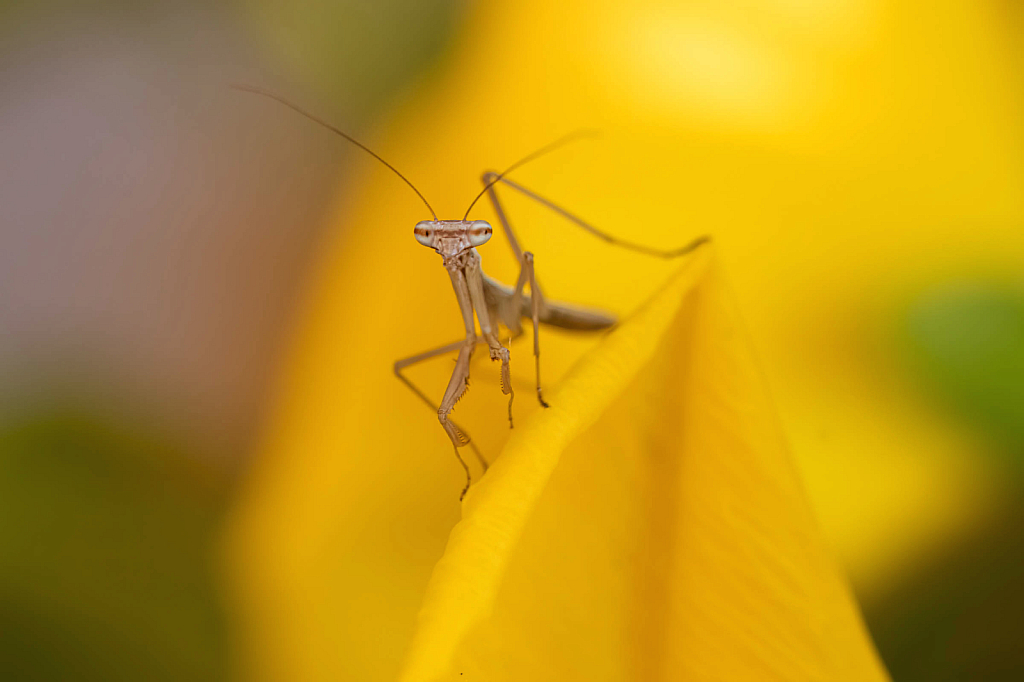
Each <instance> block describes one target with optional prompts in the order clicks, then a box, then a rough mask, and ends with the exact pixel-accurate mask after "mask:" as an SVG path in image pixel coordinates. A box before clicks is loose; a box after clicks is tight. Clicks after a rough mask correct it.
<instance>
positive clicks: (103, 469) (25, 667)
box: [0, 410, 227, 680]
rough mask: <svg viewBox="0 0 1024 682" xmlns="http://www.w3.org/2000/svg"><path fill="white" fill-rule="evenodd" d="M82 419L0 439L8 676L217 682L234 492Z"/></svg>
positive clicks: (166, 452) (0, 659)
mask: <svg viewBox="0 0 1024 682" xmlns="http://www.w3.org/2000/svg"><path fill="white" fill-rule="evenodd" d="M186 462H187V460H186V459H185V458H184V457H182V456H181V453H178V452H174V451H172V450H170V449H168V448H167V447H166V446H164V445H162V444H161V443H159V442H155V441H153V440H150V439H147V438H144V437H140V436H138V435H135V434H131V433H126V432H123V431H120V430H117V429H113V428H110V427H108V426H105V425H103V424H102V423H101V422H100V421H97V420H93V419H90V418H89V417H87V416H84V415H83V414H81V413H76V412H75V411H72V410H65V411H48V412H46V413H45V414H43V416H39V417H35V418H30V419H25V420H21V421H19V422H18V423H17V424H11V425H8V426H6V427H4V428H3V429H2V430H0V678H2V679H18V680H25V679H40V680H41V679H68V680H70V679H75V680H115V679H132V680H182V679H189V680H212V679H223V678H224V677H225V675H226V671H227V658H226V647H225V638H226V627H225V619H224V614H223V611H222V609H221V607H220V605H219V604H218V600H217V589H216V585H215V579H214V571H213V558H214V557H213V552H214V550H215V541H216V537H215V536H216V532H217V530H218V519H219V518H220V517H221V513H222V510H223V507H224V502H225V495H224V492H225V490H224V486H223V485H220V484H217V483H216V482H215V480H213V479H211V478H210V476H209V474H208V473H206V472H204V471H202V470H201V469H199V468H196V467H193V466H189V465H187V464H186Z"/></svg>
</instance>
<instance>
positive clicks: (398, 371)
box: [395, 340, 487, 499]
mask: <svg viewBox="0 0 1024 682" xmlns="http://www.w3.org/2000/svg"><path fill="white" fill-rule="evenodd" d="M477 343H482V341H477ZM465 344H466V342H465V341H464V340H462V341H455V342H453V343H449V344H447V345H444V346H439V347H437V348H433V349H431V350H428V351H424V352H422V353H418V354H416V355H411V356H409V357H407V358H403V359H401V360H397V361H396V362H395V376H396V377H398V379H399V381H401V382H402V383H403V384H405V385H406V386H408V387H409V390H410V391H412V392H413V393H415V394H416V395H417V396H418V397H419V399H420V400H422V401H423V402H424V403H426V404H427V405H428V406H429V407H430V409H431V411H433V412H434V413H435V414H437V412H438V411H439V409H440V407H439V406H438V405H436V404H435V403H434V402H433V401H432V400H431V399H430V398H428V397H427V395H426V394H425V393H424V392H423V391H421V390H420V389H419V387H417V386H416V385H415V384H414V383H412V381H410V380H409V378H408V377H407V376H405V375H404V374H402V370H403V369H405V368H406V367H409V366H411V365H415V364H416V363H419V362H423V361H424V360H429V359H430V358H435V357H437V356H438V355H444V354H445V353H450V352H451V351H453V350H458V349H460V348H462V347H463V346H464V345H465ZM449 423H451V424H452V425H453V426H454V427H455V428H456V429H457V430H458V432H459V433H461V434H462V435H463V436H464V437H465V439H466V441H467V444H468V445H469V447H470V449H472V450H473V454H474V455H476V458H477V460H479V462H480V465H481V466H482V467H483V469H484V471H487V460H485V459H484V457H483V455H482V454H481V453H480V449H479V448H477V446H476V443H475V442H473V439H472V438H470V437H469V434H468V433H466V430H465V429H463V428H462V427H461V426H459V425H458V424H456V423H455V422H454V421H449ZM455 456H456V457H458V458H459V461H460V462H462V465H463V467H465V465H466V463H465V462H463V461H462V456H461V455H460V454H459V449H458V447H456V448H455ZM467 476H468V472H467ZM463 494H465V493H463ZM460 499H461V498H460Z"/></svg>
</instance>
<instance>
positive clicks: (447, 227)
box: [413, 220, 492, 262]
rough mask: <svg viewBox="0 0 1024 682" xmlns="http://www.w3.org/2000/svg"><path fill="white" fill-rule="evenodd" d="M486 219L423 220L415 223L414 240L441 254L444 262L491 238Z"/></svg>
mask: <svg viewBox="0 0 1024 682" xmlns="http://www.w3.org/2000/svg"><path fill="white" fill-rule="evenodd" d="M491 232H492V229H491V225H490V223H488V222H487V221H486V220H423V221H420V222H418V223H416V228H415V229H414V230H413V234H415V235H416V241H418V242H419V243H420V244H423V246H428V247H430V248H432V249H433V250H434V251H437V252H438V253H439V254H441V257H442V258H444V260H445V262H447V261H449V260H451V259H452V258H455V257H456V256H458V255H459V254H461V253H463V252H465V251H468V250H469V249H472V248H474V247H476V246H480V245H481V244H483V243H484V242H486V241H487V240H488V239H490V238H491Z"/></svg>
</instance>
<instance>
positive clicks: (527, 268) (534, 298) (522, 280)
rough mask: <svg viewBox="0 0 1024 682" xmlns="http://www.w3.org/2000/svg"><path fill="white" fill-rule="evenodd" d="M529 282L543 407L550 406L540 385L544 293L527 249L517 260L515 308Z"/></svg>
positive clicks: (517, 306)
mask: <svg viewBox="0 0 1024 682" xmlns="http://www.w3.org/2000/svg"><path fill="white" fill-rule="evenodd" d="M527 282H529V283H530V319H531V321H532V322H533V359H534V364H535V365H536V370H537V400H538V401H540V404H541V405H542V406H544V407H550V405H548V404H547V403H546V402H544V394H543V392H542V391H541V386H540V318H541V315H542V314H543V313H544V309H545V304H544V294H542V293H541V291H540V287H538V286H537V277H536V274H535V273H534V267H533V254H532V253H530V252H529V251H525V252H523V259H522V260H521V261H520V262H519V279H518V280H517V281H516V288H515V291H514V292H513V293H512V301H513V305H514V306H515V309H517V310H518V309H519V308H520V301H521V300H522V297H523V287H525V286H526V283H527Z"/></svg>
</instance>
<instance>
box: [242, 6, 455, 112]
mask: <svg viewBox="0 0 1024 682" xmlns="http://www.w3.org/2000/svg"><path fill="white" fill-rule="evenodd" d="M235 2H236V3H237V5H238V7H239V8H240V9H241V16H242V17H243V18H244V20H245V21H246V23H247V24H248V25H249V26H251V27H253V28H254V29H255V30H256V32H257V33H258V35H259V37H260V42H261V43H262V44H265V45H267V46H269V47H270V48H271V49H272V50H273V51H274V53H275V54H276V56H277V57H278V58H279V59H280V60H281V61H282V62H283V63H285V64H287V65H289V66H290V67H291V68H292V70H293V72H294V73H297V74H301V75H302V77H303V78H304V79H305V81H306V84H307V85H309V86H310V87H312V89H314V90H316V91H317V92H318V93H319V94H320V95H321V96H323V97H325V98H327V99H329V100H330V101H332V102H334V103H335V104H337V105H338V106H340V107H344V108H346V109H348V112H349V113H354V114H357V115H358V114H359V113H365V112H367V111H372V110H374V109H376V108H377V107H379V106H381V105H383V104H384V103H385V102H386V100H387V99H388V98H390V97H391V96H393V95H394V93H395V91H396V90H400V89H401V88H402V87H403V86H404V85H405V84H406V82H407V81H408V75H409V73H410V72H415V73H419V74H422V72H423V71H424V70H425V69H426V68H428V67H429V66H431V65H432V64H434V63H435V62H436V61H437V59H438V58H439V57H440V56H441V55H442V54H443V52H444V48H445V47H446V45H447V44H448V41H449V38H450V36H451V34H452V32H453V31H454V29H455V26H456V22H457V20H458V18H459V16H460V10H462V9H463V5H464V4H465V3H463V2H459V0H417V1H415V2H411V1H410V0H296V1H295V2H284V3H282V2H273V1H271V0H235ZM343 113H344V112H343Z"/></svg>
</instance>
